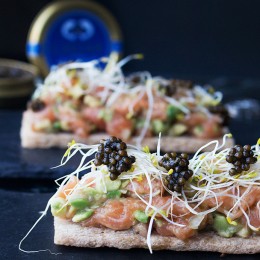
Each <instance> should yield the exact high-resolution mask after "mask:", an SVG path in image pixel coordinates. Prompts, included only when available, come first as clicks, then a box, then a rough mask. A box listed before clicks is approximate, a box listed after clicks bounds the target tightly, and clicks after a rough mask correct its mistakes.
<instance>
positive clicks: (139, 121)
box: [135, 119, 145, 128]
mask: <svg viewBox="0 0 260 260" xmlns="http://www.w3.org/2000/svg"><path fill="white" fill-rule="evenodd" d="M144 123H145V120H144V119H137V120H136V123H135V127H136V128H143V127H144Z"/></svg>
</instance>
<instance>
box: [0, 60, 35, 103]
mask: <svg viewBox="0 0 260 260" xmlns="http://www.w3.org/2000/svg"><path fill="white" fill-rule="evenodd" d="M0 66H3V67H5V68H15V69H20V70H22V71H25V72H27V73H28V75H26V76H25V77H18V78H13V77H9V78H0V98H6V97H10V98H12V97H21V96H26V95H29V94H31V92H32V90H33V89H34V79H35V77H36V76H37V73H38V71H37V68H36V67H35V66H34V65H32V64H29V63H26V62H22V61H17V60H11V59H2V58H0Z"/></svg>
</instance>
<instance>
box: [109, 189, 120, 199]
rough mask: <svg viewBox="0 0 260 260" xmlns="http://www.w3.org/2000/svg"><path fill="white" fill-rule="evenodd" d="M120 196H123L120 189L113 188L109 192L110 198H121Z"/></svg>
mask: <svg viewBox="0 0 260 260" xmlns="http://www.w3.org/2000/svg"><path fill="white" fill-rule="evenodd" d="M120 196H121V192H120V191H119V190H113V191H109V192H108V193H107V198H108V199H115V198H120Z"/></svg>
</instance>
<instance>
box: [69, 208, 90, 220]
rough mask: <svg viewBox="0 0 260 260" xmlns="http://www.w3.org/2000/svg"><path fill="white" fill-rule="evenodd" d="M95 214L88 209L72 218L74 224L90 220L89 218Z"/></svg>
mask: <svg viewBox="0 0 260 260" xmlns="http://www.w3.org/2000/svg"><path fill="white" fill-rule="evenodd" d="M93 213H94V210H92V209H88V210H81V211H79V212H77V213H76V214H75V215H74V217H73V218H72V221H73V222H76V223H77V222H81V221H83V220H86V219H88V218H89V217H91V216H92V215H93Z"/></svg>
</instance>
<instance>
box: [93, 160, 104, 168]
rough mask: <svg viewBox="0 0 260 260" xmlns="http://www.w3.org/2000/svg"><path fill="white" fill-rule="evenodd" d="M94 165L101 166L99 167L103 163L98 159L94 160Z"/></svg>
mask: <svg viewBox="0 0 260 260" xmlns="http://www.w3.org/2000/svg"><path fill="white" fill-rule="evenodd" d="M94 164H95V165H96V166H99V165H101V164H102V161H100V160H98V159H95V160H94Z"/></svg>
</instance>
